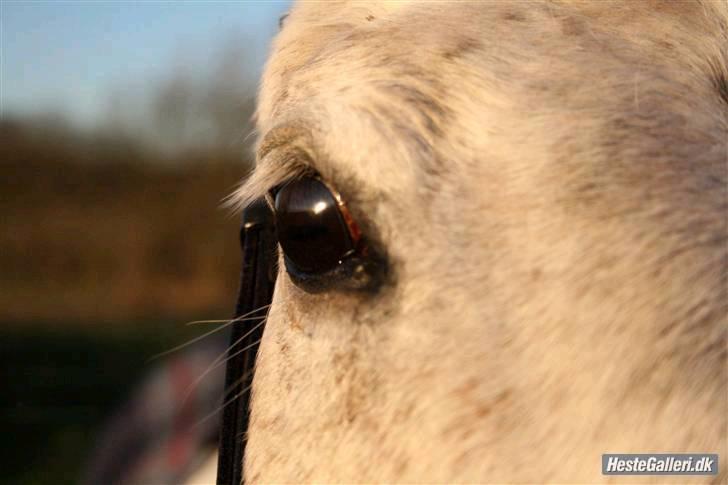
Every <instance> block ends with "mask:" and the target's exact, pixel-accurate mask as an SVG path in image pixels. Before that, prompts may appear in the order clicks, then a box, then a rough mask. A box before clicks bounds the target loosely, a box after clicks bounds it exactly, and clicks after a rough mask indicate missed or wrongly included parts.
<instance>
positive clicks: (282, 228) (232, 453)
mask: <svg viewBox="0 0 728 485" xmlns="http://www.w3.org/2000/svg"><path fill="white" fill-rule="evenodd" d="M268 196H269V198H268V199H267V198H265V197H261V198H259V199H258V200H257V201H256V202H254V203H253V204H251V205H250V206H249V207H248V208H247V209H245V211H243V221H242V227H241V229H240V245H241V247H242V250H243V268H242V271H241V275H240V290H239V293H238V301H237V306H236V308H235V319H234V323H233V325H232V333H231V336H230V339H231V340H230V342H231V343H230V347H229V349H228V353H227V357H228V361H227V369H226V372H225V396H228V395H231V394H232V395H233V396H234V397H233V398H232V399H231V400H230V401H229V402H224V404H223V407H224V410H223V416H222V430H221V432H220V450H219V458H218V467H217V483H218V485H240V484H241V483H243V481H244V478H245V477H244V476H243V460H244V457H245V443H246V441H247V438H248V436H247V432H248V420H249V407H250V397H251V392H250V388H251V385H252V383H253V373H254V371H255V359H256V356H257V354H258V346H259V344H260V340H261V338H262V337H263V328H264V325H265V320H266V317H267V314H268V308H269V307H270V304H271V301H272V299H273V288H274V286H275V281H276V272H277V269H278V266H277V264H276V262H277V261H278V259H277V256H278V252H277V249H278V247H279V246H280V249H281V253H282V254H283V258H282V259H283V261H284V265H285V269H286V272H287V273H288V276H289V278H290V279H291V282H292V283H293V284H295V285H296V286H299V287H300V288H302V289H304V291H308V292H310V293H315V292H319V291H324V290H326V289H329V288H331V285H336V287H337V288H339V289H342V290H350V291H355V290H356V291H376V289H377V288H379V286H380V285H381V283H382V281H383V279H384V277H385V276H386V268H387V265H386V260H385V259H384V258H383V257H382V256H381V255H380V253H379V252H378V251H376V250H375V248H374V247H372V246H370V245H369V244H367V243H366V241H365V240H364V238H363V237H362V233H361V231H360V229H359V226H358V224H357V223H356V222H355V221H354V218H353V217H352V214H351V213H350V212H349V209H348V206H347V204H346V203H345V202H344V200H343V198H342V197H341V195H340V194H339V193H338V192H337V191H336V190H335V189H334V188H333V187H332V186H331V185H329V184H327V183H326V182H325V181H324V180H323V179H322V178H321V177H320V176H318V174H305V175H301V176H300V177H294V178H292V179H290V180H288V181H287V182H285V183H283V184H281V185H279V186H277V187H274V188H273V189H271V191H270V192H269V194H268ZM269 201H272V203H270V204H269ZM251 319H252V320H254V321H258V323H256V324H253V325H248V324H246V323H244V322H247V321H249V320H251Z"/></svg>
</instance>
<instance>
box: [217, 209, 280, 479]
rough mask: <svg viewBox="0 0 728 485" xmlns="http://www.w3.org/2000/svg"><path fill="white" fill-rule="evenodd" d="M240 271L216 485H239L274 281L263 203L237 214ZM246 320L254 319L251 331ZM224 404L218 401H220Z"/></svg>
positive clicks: (272, 243)
mask: <svg viewBox="0 0 728 485" xmlns="http://www.w3.org/2000/svg"><path fill="white" fill-rule="evenodd" d="M240 246H241V249H242V260H243V262H242V270H241V274H240V288H239V290H238V298H237V303H236V306H235V321H234V323H233V325H232V331H231V334H230V347H229V349H228V353H227V356H228V362H227V368H226V370H225V387H224V389H225V391H224V392H225V393H224V395H225V396H229V395H233V396H235V397H234V398H232V399H231V400H230V402H228V403H226V405H225V407H224V409H223V416H222V425H221V429H220V445H219V457H218V464H217V484H218V485H240V484H242V483H244V480H245V477H244V476H243V459H244V457H245V444H246V442H247V436H246V435H247V432H248V421H249V417H250V416H249V407H250V397H251V385H252V383H253V373H254V371H255V359H256V356H257V354H258V346H259V344H260V339H261V338H262V336H263V329H264V327H265V319H266V317H267V313H268V307H269V306H270V303H271V301H272V298H273V288H274V286H275V281H276V264H275V262H276V248H277V240H276V233H275V226H274V216H273V212H272V211H271V208H270V206H269V205H268V203H267V202H266V200H265V199H264V198H260V199H259V200H257V201H256V202H255V203H253V204H251V205H250V206H249V207H248V208H247V209H245V211H243V218H242V225H241V228H240ZM248 317H255V319H254V320H253V322H255V323H254V324H253V325H251V324H250V323H249V322H250V319H249V318H248ZM224 399H225V398H223V401H224Z"/></svg>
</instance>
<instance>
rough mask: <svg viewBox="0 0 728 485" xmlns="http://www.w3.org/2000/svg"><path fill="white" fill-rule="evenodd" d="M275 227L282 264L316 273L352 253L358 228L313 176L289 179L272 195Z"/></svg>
mask: <svg viewBox="0 0 728 485" xmlns="http://www.w3.org/2000/svg"><path fill="white" fill-rule="evenodd" d="M275 213H276V230H277V232H278V242H279V243H280V245H281V249H283V253H284V255H285V258H286V265H287V266H289V267H290V266H292V267H293V268H294V269H295V271H296V272H297V273H303V274H307V275H318V274H322V273H325V272H328V271H330V270H332V269H334V268H336V267H337V266H338V265H339V264H341V262H342V261H343V260H345V259H346V258H347V257H348V256H350V255H352V254H354V252H355V250H356V248H357V244H358V242H359V230H358V228H357V226H356V224H355V223H354V221H353V220H352V218H351V216H350V215H349V213H348V211H347V209H346V206H345V205H344V204H343V202H342V201H341V200H340V198H339V197H338V195H337V194H335V193H334V192H333V191H332V190H331V189H329V187H327V186H326V184H325V183H324V182H322V181H321V180H320V179H318V178H316V177H311V176H309V177H303V178H299V179H295V180H292V181H290V182H288V183H287V184H286V185H284V186H283V187H281V189H280V190H279V191H278V193H277V194H276V196H275Z"/></svg>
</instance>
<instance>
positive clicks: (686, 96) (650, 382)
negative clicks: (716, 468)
mask: <svg viewBox="0 0 728 485" xmlns="http://www.w3.org/2000/svg"><path fill="white" fill-rule="evenodd" d="M727 49H728V7H726V3H724V2H721V1H715V2H709V1H704V2H678V1H665V2H659V1H639V2H638V1H625V2H608V1H588V2H584V1H581V2H570V1H551V2H548V1H534V2H525V1H518V2H506V1H502V2H501V1H498V2H495V1H488V2H485V1H483V2H463V3H455V2H442V3H437V2H408V1H402V2H367V3H364V2H358V1H352V2H311V3H306V2H304V3H299V4H297V5H296V6H295V7H294V8H293V9H292V11H291V13H290V16H289V17H288V18H287V19H286V20H285V24H284V26H283V28H282V31H281V33H280V34H279V36H278V38H277V40H276V41H275V44H274V47H273V51H272V54H271V57H270V60H269V62H268V65H267V68H266V70H265V75H264V78H263V83H262V87H261V91H260V100H259V109H258V119H257V123H258V131H259V133H260V137H261V141H260V150H261V152H262V153H261V157H260V160H259V165H258V169H257V172H256V173H255V174H254V175H253V177H252V178H251V179H250V181H249V182H248V183H247V184H245V185H244V186H243V187H242V188H241V189H240V192H239V193H238V194H237V195H236V198H237V200H238V201H240V202H241V204H243V205H244V203H245V202H247V201H249V200H252V199H253V198H255V197H257V196H259V195H261V194H263V193H265V192H266V191H267V190H268V189H269V188H270V187H271V186H272V185H275V184H276V183H278V182H280V181H281V180H283V179H285V178H287V177H288V176H290V175H291V174H292V173H297V172H298V171H300V170H301V169H302V167H305V166H307V165H312V166H313V167H314V168H315V169H316V170H318V171H319V172H320V173H321V174H322V176H323V177H324V178H326V179H327V180H328V181H329V182H330V183H331V184H332V185H334V186H336V187H337V189H338V190H339V191H340V192H341V194H342V196H343V197H344V198H345V199H347V202H348V204H349V206H350V208H351V210H352V212H353V213H354V216H355V217H356V218H357V220H358V221H359V222H360V224H361V225H362V226H363V229H364V232H365V235H367V236H368V237H369V238H370V239H371V240H372V241H373V242H374V243H376V244H379V245H380V246H381V248H383V249H384V250H385V252H386V254H387V257H388V260H389V263H390V273H389V279H388V281H387V283H386V284H385V285H384V286H383V287H382V288H381V289H380V291H379V292H378V293H376V294H374V295H372V294H357V293H353V292H341V291H339V292H337V291H332V292H326V293H323V294H316V295H313V294H308V293H306V292H304V291H303V290H301V289H299V288H297V287H295V286H294V285H293V284H292V283H291V282H290V280H289V278H288V276H287V275H286V273H285V271H284V270H283V269H281V271H280V274H279V279H278V283H277V287H276V294H275V300H274V304H273V307H272V309H271V313H270V319H269V322H268V324H267V328H266V330H265V336H264V338H263V342H262V344H261V347H260V354H259V362H258V367H257V374H256V377H255V382H254V396H253V406H252V422H251V426H250V431H249V441H248V450H247V460H246V463H245V470H246V475H247V479H248V480H250V481H253V482H278V483H280V482H288V483H291V482H302V481H315V482H349V483H351V482H357V483H361V482H544V481H552V482H553V481H558V482H582V483H585V482H590V483H591V482H600V481H609V477H604V476H602V475H601V468H600V467H601V454H602V453H609V452H612V453H614V452H618V453H648V452H706V453H719V454H720V456H721V463H720V469H721V475H720V476H719V477H672V478H670V477H667V478H666V477H659V476H658V477H654V476H653V477H627V478H628V481H629V482H632V483H642V482H644V481H656V482H665V481H670V482H675V481H676V480H677V481H680V482H685V481H694V482H711V481H714V482H722V483H724V482H725V481H726V479H727V477H728V475H726V473H725V470H726V469H727V468H728V462H727V461H726V457H727V456H728V450H726V415H727V409H728V408H727V397H726V392H727V388H726V380H727V379H726V377H727V376H726V328H727V327H726V313H727V311H728V309H727V307H726V302H727V293H726V292H727V288H726V264H727V258H728V255H727V249H726V248H727V243H728V235H727V231H728V229H727V227H726V218H727V217H728V210H727V203H728V201H727V199H726V197H727V195H726V191H727V184H728V81H727V78H728V69H727V66H728V52H727ZM612 479H613V481H620V480H621V481H624V477H622V478H621V479H620V477H612Z"/></svg>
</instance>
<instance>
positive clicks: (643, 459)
mask: <svg viewBox="0 0 728 485" xmlns="http://www.w3.org/2000/svg"><path fill="white" fill-rule="evenodd" d="M602 474H603V475H717V474H718V455H717V454H715V453H654V454H647V453H639V454H625V453H606V454H604V455H602Z"/></svg>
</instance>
